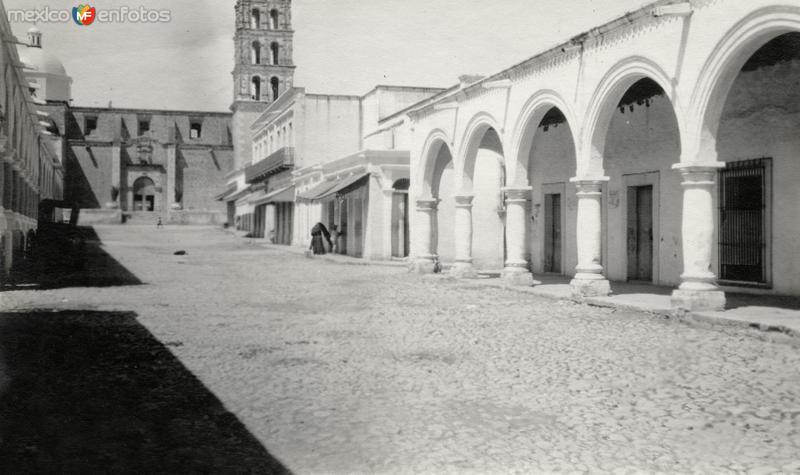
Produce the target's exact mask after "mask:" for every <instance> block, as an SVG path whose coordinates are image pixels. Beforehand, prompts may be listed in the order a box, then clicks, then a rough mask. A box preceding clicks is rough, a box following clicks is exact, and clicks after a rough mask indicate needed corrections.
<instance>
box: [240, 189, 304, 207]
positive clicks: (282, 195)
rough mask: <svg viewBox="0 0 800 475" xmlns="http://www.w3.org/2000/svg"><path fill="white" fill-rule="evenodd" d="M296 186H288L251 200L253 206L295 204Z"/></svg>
mask: <svg viewBox="0 0 800 475" xmlns="http://www.w3.org/2000/svg"><path fill="white" fill-rule="evenodd" d="M294 191H295V188H294V186H287V187H286V188H281V189H279V190H275V191H272V192H269V193H264V194H259V195H258V196H256V197H254V198H252V199H250V200H249V202H250V203H251V204H254V205H263V204H269V203H294V194H295V193H294Z"/></svg>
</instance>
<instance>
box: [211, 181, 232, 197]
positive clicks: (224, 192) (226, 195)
mask: <svg viewBox="0 0 800 475" xmlns="http://www.w3.org/2000/svg"><path fill="white" fill-rule="evenodd" d="M233 193H236V184H235V183H234V184H232V185H231V186H229V187H228V188H227V189H226V190H225V191H223V192H222V193H220V194H218V195H217V196H215V197H214V200H216V201H228V200H227V197H228V196H230V195H232V194H233Z"/></svg>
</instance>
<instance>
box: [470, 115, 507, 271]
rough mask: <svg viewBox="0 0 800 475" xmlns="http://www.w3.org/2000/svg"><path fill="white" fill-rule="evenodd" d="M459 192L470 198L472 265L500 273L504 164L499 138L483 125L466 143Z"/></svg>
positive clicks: (502, 235) (502, 240)
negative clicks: (460, 189) (470, 196)
mask: <svg viewBox="0 0 800 475" xmlns="http://www.w3.org/2000/svg"><path fill="white" fill-rule="evenodd" d="M466 143H467V146H466V149H465V154H464V174H463V177H462V178H463V181H462V191H461V192H460V193H463V194H465V195H472V196H473V198H472V223H473V225H472V264H473V266H474V267H475V269H478V270H489V271H500V270H502V269H503V268H504V264H505V196H504V193H503V191H502V188H503V187H504V186H505V160H504V156H503V145H502V143H501V141H500V136H499V135H498V133H497V131H496V130H495V129H494V127H491V126H488V125H486V124H482V125H480V126H478V127H476V128H475V129H473V131H472V136H471V137H470V139H469V140H468V141H467V142H466Z"/></svg>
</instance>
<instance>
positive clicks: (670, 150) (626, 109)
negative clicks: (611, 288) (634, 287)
mask: <svg viewBox="0 0 800 475" xmlns="http://www.w3.org/2000/svg"><path fill="white" fill-rule="evenodd" d="M680 156H681V143H680V132H679V130H678V122H677V118H676V115H675V111H674V108H673V105H672V102H671V101H670V99H669V98H668V97H667V95H666V93H665V91H664V89H663V88H662V87H661V86H660V85H659V84H658V83H656V82H655V81H654V80H652V79H650V78H647V77H645V78H641V79H639V80H637V81H636V82H634V83H633V84H631V85H630V86H629V87H628V88H627V89H626V90H624V91H623V92H622V94H621V97H620V98H619V99H618V101H617V103H616V107H615V108H614V110H613V112H612V115H611V118H610V121H609V126H608V130H607V132H606V139H605V148H604V151H603V166H604V168H605V170H606V175H607V176H609V178H610V180H609V184H608V189H609V190H610V191H609V193H608V203H607V210H606V217H605V218H606V219H605V223H606V229H607V233H608V238H607V239H608V243H607V252H608V256H607V258H606V259H604V261H605V265H606V269H607V272H608V275H609V277H610V278H612V279H616V280H628V281H639V282H646V283H656V284H664V283H668V284H672V285H676V284H678V283H679V282H680V274H681V270H682V266H681V261H680V259H679V258H678V256H679V254H680V247H679V243H680V223H681V204H680V201H677V200H674V199H673V198H672V197H677V196H681V192H682V188H681V184H680V181H681V180H680V176H679V174H677V173H675V172H674V171H673V170H672V165H674V164H675V163H678V162H679V161H680ZM611 190H613V191H611Z"/></svg>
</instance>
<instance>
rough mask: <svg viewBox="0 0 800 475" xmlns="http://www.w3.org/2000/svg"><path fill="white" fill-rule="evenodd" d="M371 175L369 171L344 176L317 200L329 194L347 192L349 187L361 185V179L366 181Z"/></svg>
mask: <svg viewBox="0 0 800 475" xmlns="http://www.w3.org/2000/svg"><path fill="white" fill-rule="evenodd" d="M368 176H369V173H361V174H356V175H351V176H349V177H347V178H343V179H342V180H340V181H339V182H338V183H337V184H336V185H335V186H334V187H333V188H331V189H329V190H328V191H326V192H324V193H322V194H321V195H319V196H318V197H317V198H314V199H317V200H322V199H325V198H327V197H328V196H332V195H335V194H336V193H346V192H347V191H349V190H348V188H355V187H358V186H360V185H361V184H362V183H361V181H366V178H367V177H368Z"/></svg>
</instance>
